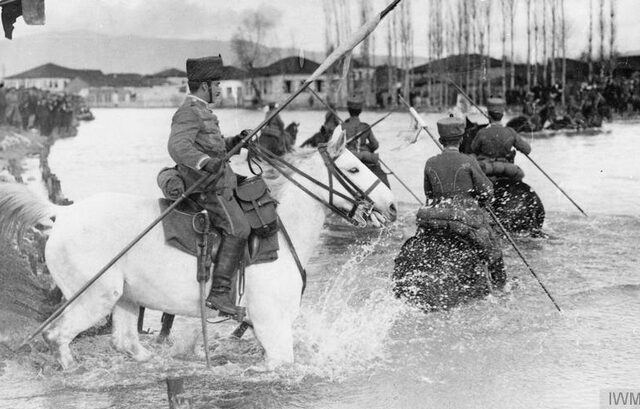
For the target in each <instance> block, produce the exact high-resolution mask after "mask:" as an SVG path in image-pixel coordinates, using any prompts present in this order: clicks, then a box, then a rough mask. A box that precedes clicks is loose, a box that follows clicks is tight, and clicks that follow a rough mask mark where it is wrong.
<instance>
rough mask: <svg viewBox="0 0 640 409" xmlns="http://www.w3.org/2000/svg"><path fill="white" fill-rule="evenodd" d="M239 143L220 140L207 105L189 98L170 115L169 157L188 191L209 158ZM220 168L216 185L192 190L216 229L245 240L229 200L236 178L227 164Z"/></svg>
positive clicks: (245, 227) (245, 228)
mask: <svg viewBox="0 0 640 409" xmlns="http://www.w3.org/2000/svg"><path fill="white" fill-rule="evenodd" d="M239 139H241V138H238V137H233V138H224V137H223V136H222V133H221V132H220V127H219V124H218V118H217V117H216V115H214V114H213V112H211V110H210V109H209V108H208V106H207V103H206V102H205V101H203V100H201V99H200V98H197V97H194V96H192V95H189V96H187V98H186V100H185V101H184V103H183V104H182V106H180V108H178V110H177V111H176V113H175V114H174V115H173V120H172V121H171V134H170V136H169V143H168V149H169V155H170V156H171V158H172V159H173V160H174V161H175V162H176V163H177V170H178V172H180V175H181V176H182V178H183V179H184V181H185V185H186V186H187V188H189V187H190V186H191V185H193V184H194V183H195V182H196V181H197V180H198V179H200V178H201V177H202V176H204V175H206V174H207V172H206V171H203V170H202V167H203V165H204V163H205V162H206V161H207V160H209V158H217V159H222V158H224V156H225V155H226V154H227V151H228V150H230V149H231V148H233V146H235V144H236V143H237V142H238V141H239ZM223 166H224V171H223V175H222V177H221V178H220V179H219V180H218V181H217V182H216V183H214V184H211V185H209V186H201V187H200V188H199V189H196V193H198V196H197V199H198V202H200V203H202V204H203V206H204V207H205V208H206V209H207V210H208V211H209V214H210V215H211V216H212V219H213V220H212V221H213V223H214V224H215V225H216V226H218V227H220V228H221V229H223V230H224V231H225V232H226V233H228V234H230V235H233V236H237V237H243V238H247V237H248V236H249V232H250V228H249V224H248V222H247V220H246V218H245V216H244V212H243V211H242V209H240V206H239V205H238V203H237V202H236V200H235V198H234V196H233V191H234V189H235V188H236V187H237V176H236V174H235V173H233V170H231V166H229V164H228V163H225V164H224V165H223Z"/></svg>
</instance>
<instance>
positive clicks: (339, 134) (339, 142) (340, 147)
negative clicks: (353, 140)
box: [327, 126, 347, 157]
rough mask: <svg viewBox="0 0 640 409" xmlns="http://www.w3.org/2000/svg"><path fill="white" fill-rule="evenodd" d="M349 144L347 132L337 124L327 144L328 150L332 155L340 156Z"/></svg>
mask: <svg viewBox="0 0 640 409" xmlns="http://www.w3.org/2000/svg"><path fill="white" fill-rule="evenodd" d="M346 145H347V132H345V131H344V130H343V129H342V128H341V127H339V126H337V127H336V129H334V130H333V135H332V136H331V139H330V140H329V143H328V144H327V152H329V154H330V155H331V156H332V157H336V156H340V155H341V154H342V152H343V151H344V149H345V147H346Z"/></svg>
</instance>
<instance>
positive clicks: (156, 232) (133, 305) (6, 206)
mask: <svg viewBox="0 0 640 409" xmlns="http://www.w3.org/2000/svg"><path fill="white" fill-rule="evenodd" d="M328 152H329V153H330V155H331V156H332V157H334V158H336V160H335V162H336V165H337V166H338V167H339V168H340V169H341V170H342V171H343V172H345V173H346V174H347V175H348V176H349V178H350V179H351V180H352V181H353V182H354V183H355V184H356V185H358V187H360V188H361V189H362V190H363V191H364V190H366V189H367V188H368V187H370V186H371V185H372V184H373V183H374V182H375V181H376V180H377V178H376V176H375V175H374V174H373V173H371V171H369V169H368V168H367V167H366V166H365V165H363V164H362V163H361V162H360V161H359V160H358V159H357V158H356V157H355V156H354V155H353V154H351V152H349V151H348V150H346V149H345V135H344V133H342V134H340V133H338V132H336V134H335V135H334V137H333V138H332V140H331V141H330V142H329V146H328ZM289 159H290V160H291V161H292V162H294V163H295V164H296V165H297V166H298V167H299V168H300V169H301V170H302V171H304V172H306V173H307V174H309V175H310V176H312V177H314V178H315V179H317V180H319V181H321V182H323V183H325V184H327V181H328V172H327V169H326V167H325V165H324V163H323V160H322V158H321V156H320V154H319V153H318V151H315V150H302V151H299V152H297V153H295V154H292V155H291V156H290V157H289ZM293 177H294V178H295V179H297V180H298V181H299V182H300V183H301V184H303V185H304V186H305V187H307V188H308V189H309V190H311V191H312V192H313V193H315V194H316V195H318V196H320V197H321V198H324V199H325V200H328V192H327V191H326V190H323V189H321V188H319V187H318V186H316V185H315V184H313V183H311V182H309V181H307V180H306V179H304V178H301V177H299V176H298V175H297V174H293ZM334 189H336V190H338V191H340V192H341V193H343V194H345V195H347V196H350V195H349V194H348V193H347V192H346V190H345V189H343V188H342V186H340V185H339V184H334ZM274 193H275V196H276V198H277V199H278V201H279V202H280V205H279V207H278V212H279V214H280V217H281V219H282V221H283V224H284V225H285V226H286V228H287V229H288V231H289V234H290V236H291V239H292V242H293V243H294V246H295V248H296V251H297V252H298V255H299V257H300V260H301V261H302V264H303V265H305V264H306V263H307V261H308V260H309V258H310V257H311V255H312V253H313V249H314V247H315V245H316V243H317V241H318V238H319V235H320V230H321V229H322V226H323V224H324V220H325V217H326V216H327V214H328V213H329V211H328V210H327V209H326V208H325V207H324V206H323V205H322V204H320V203H319V202H318V201H316V200H314V199H313V198H311V197H310V196H308V195H307V194H304V193H303V192H302V191H301V190H300V189H299V188H298V187H296V186H295V185H294V184H292V183H290V182H288V181H285V182H282V183H280V187H278V188H277V189H276V191H275V192H274ZM369 197H370V198H371V199H372V201H373V202H374V209H375V212H374V214H375V215H376V216H378V218H380V219H382V216H384V217H385V218H386V219H389V220H394V219H395V217H396V208H395V204H394V198H393V195H392V194H391V191H390V190H389V189H388V188H387V187H386V186H385V185H384V184H381V183H379V184H378V185H377V186H376V187H375V189H374V190H373V191H372V192H371V193H370V194H369ZM334 204H335V205H336V206H338V207H340V208H342V209H350V208H351V204H350V203H348V202H347V201H346V200H344V199H341V198H339V197H336V196H335V195H334ZM159 214H160V209H159V207H158V203H157V199H156V198H148V197H139V196H134V195H126V194H116V193H100V194H97V195H95V196H92V197H90V198H88V199H86V200H83V201H81V202H78V203H75V204H73V205H71V206H64V207H62V206H56V205H54V204H52V203H50V202H48V201H47V200H45V199H43V198H40V197H39V196H37V195H35V194H33V193H31V191H29V190H28V189H27V188H26V187H24V186H23V185H19V184H9V183H5V184H0V230H1V229H3V228H4V230H5V233H6V231H7V230H12V229H11V228H27V227H30V226H34V225H36V224H37V223H40V224H42V225H46V224H49V225H50V226H51V229H50V231H49V239H48V242H47V245H46V250H45V256H46V263H47V267H48V268H49V271H50V272H51V275H52V277H53V279H54V280H55V282H56V284H57V285H58V286H59V287H60V289H61V290H62V292H63V294H64V295H65V297H67V298H69V297H71V296H72V295H73V294H74V293H75V292H76V291H78V289H80V288H81V287H82V285H83V284H84V283H86V282H87V281H89V279H90V278H91V277H93V275H94V274H96V273H97V272H98V271H99V270H100V268H101V267H103V266H104V265H105V264H106V263H107V262H108V261H109V260H110V259H111V258H112V257H113V256H114V255H115V254H117V253H118V252H119V251H120V250H121V249H122V248H123V247H124V245H125V244H126V243H128V242H130V241H131V240H132V239H133V238H134V237H135V236H136V235H137V234H138V232H140V231H142V230H143V229H144V228H145V227H146V226H148V225H149V224H150V222H151V221H153V220H154V219H155V218H156V217H158V216H159ZM53 218H55V222H54V223H53V224H52V222H51V221H52V220H53ZM279 240H280V251H279V258H278V259H277V260H276V261H273V262H270V263H265V264H257V265H251V266H249V267H247V269H246V273H245V280H246V281H245V295H244V301H245V303H246V308H247V314H248V318H249V320H250V321H251V323H252V324H253V329H254V331H255V335H256V338H257V339H258V341H259V342H260V343H261V344H262V346H263V348H264V350H265V353H266V365H267V368H269V369H273V368H274V367H276V366H278V365H280V364H282V363H290V362H293V358H294V357H293V333H292V324H293V321H294V319H295V318H296V316H297V315H298V312H299V306H300V297H301V289H302V280H301V276H300V274H299V272H298V269H297V266H296V263H295V261H294V258H293V256H292V253H291V250H290V248H289V247H288V246H287V245H286V243H287V242H286V241H285V238H284V237H283V235H282V233H279ZM195 273H196V258H195V257H193V256H190V255H188V254H186V253H183V252H181V251H179V250H177V249H175V248H173V247H170V246H168V245H167V244H166V243H165V240H164V235H163V232H162V228H161V227H160V226H156V227H155V228H154V229H152V230H151V231H150V232H149V233H148V234H147V235H146V236H145V237H144V238H143V239H142V240H141V241H140V242H138V243H137V244H136V245H135V246H134V247H133V248H132V249H131V250H130V251H129V252H128V253H127V254H126V255H124V256H123V257H122V258H121V259H120V260H119V261H118V262H117V263H115V264H114V265H113V267H111V269H110V270H108V271H107V272H106V273H105V274H104V275H103V276H102V277H101V278H100V279H98V280H97V281H96V282H95V283H94V284H93V285H92V286H91V287H89V288H88V289H87V291H85V293H84V294H82V295H81V296H80V297H78V299H77V300H76V301H75V302H74V303H72V304H71V305H70V306H69V307H68V308H67V309H66V310H65V311H64V312H63V314H62V315H61V316H60V317H59V318H57V319H56V320H55V321H54V322H53V323H52V324H51V326H50V327H49V328H48V329H47V330H46V331H45V332H44V334H43V335H44V338H45V340H47V342H48V343H49V344H50V345H51V346H52V349H53V350H54V351H55V353H56V357H57V358H58V360H59V362H60V364H61V365H62V367H63V368H65V369H66V368H69V367H70V366H72V365H73V364H74V359H73V356H72V354H71V351H70V349H69V343H70V342H71V341H72V340H73V339H74V337H75V336H76V335H77V334H78V333H80V332H81V331H83V330H85V329H87V328H89V327H91V326H92V325H95V324H96V323H97V322H98V321H99V320H100V319H101V318H103V317H104V316H106V315H108V314H109V313H112V314H113V333H112V341H113V344H114V346H115V347H116V349H117V350H119V351H122V352H125V353H128V354H130V355H131V356H132V357H133V358H134V359H135V360H138V361H143V360H147V359H149V358H150V357H151V356H152V354H151V353H150V352H149V351H148V350H147V349H146V348H144V347H143V346H142V345H141V344H140V342H139V339H138V332H137V327H136V323H137V317H138V307H139V306H144V307H147V308H150V309H154V310H158V311H164V312H167V313H170V314H177V315H185V316H192V317H198V316H199V314H200V311H199V290H198V283H197V282H196V278H195ZM208 285H210V283H208Z"/></svg>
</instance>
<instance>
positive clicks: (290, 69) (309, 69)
mask: <svg viewBox="0 0 640 409" xmlns="http://www.w3.org/2000/svg"><path fill="white" fill-rule="evenodd" d="M319 66H320V64H318V63H317V62H315V61H311V60H308V59H306V58H300V57H287V58H283V59H281V60H278V61H276V62H274V63H273V64H271V65H267V66H266V67H262V68H258V69H257V70H256V74H257V75H258V76H270V75H282V74H312V73H313V72H314V71H315V70H316V69H317V68H318V67H319Z"/></svg>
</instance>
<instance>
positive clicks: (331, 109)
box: [309, 88, 393, 145]
mask: <svg viewBox="0 0 640 409" xmlns="http://www.w3.org/2000/svg"><path fill="white" fill-rule="evenodd" d="M309 92H311V94H312V95H313V96H314V97H316V99H317V100H318V101H320V102H321V103H322V104H323V105H324V106H325V107H327V109H328V110H329V112H331V113H332V114H333V115H334V116H335V117H336V119H338V121H339V122H340V124H344V119H342V118H340V115H338V112H337V111H336V110H335V109H333V108H332V107H331V105H329V104H328V103H327V101H325V100H324V99H323V98H322V97H321V96H320V95H318V93H317V92H315V91H314V90H313V88H309ZM391 114H393V112H388V113H387V114H385V115H383V116H382V117H380V118H378V119H377V120H376V121H375V122H374V123H372V124H371V125H367V127H366V128H365V129H363V130H362V131H360V132H358V133H357V134H355V135H353V137H351V138H349V140H347V143H346V144H347V145H348V144H350V143H351V142H353V141H355V140H356V139H358V138H359V137H361V136H362V135H364V133H365V132H367V131H369V130H370V129H371V128H373V127H374V126H376V125H378V124H379V123H380V122H382V121H384V120H385V119H387V118H388V117H389V115H391Z"/></svg>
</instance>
